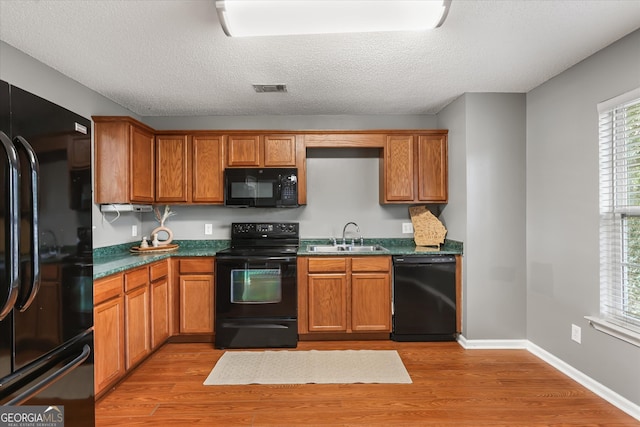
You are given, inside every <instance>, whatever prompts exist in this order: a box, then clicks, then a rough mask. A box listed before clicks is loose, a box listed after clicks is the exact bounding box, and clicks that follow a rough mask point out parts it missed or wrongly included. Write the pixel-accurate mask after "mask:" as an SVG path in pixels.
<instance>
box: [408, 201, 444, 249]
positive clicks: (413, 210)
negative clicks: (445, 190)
mask: <svg viewBox="0 0 640 427" xmlns="http://www.w3.org/2000/svg"><path fill="white" fill-rule="evenodd" d="M409 215H411V223H412V224H413V240H414V241H415V242H416V245H417V246H439V245H440V244H442V243H444V237H445V236H446V235H447V229H446V228H445V227H444V225H443V224H442V223H441V222H440V220H439V219H438V218H436V217H435V215H433V214H432V213H431V212H430V211H429V209H427V208H426V207H424V206H411V207H410V208H409Z"/></svg>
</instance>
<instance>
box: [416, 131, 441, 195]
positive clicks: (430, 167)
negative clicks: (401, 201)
mask: <svg viewBox="0 0 640 427" xmlns="http://www.w3.org/2000/svg"><path fill="white" fill-rule="evenodd" d="M447 174H448V171H447V136H446V135H420V136H419V137H418V198H419V199H420V201H423V202H446V201H447V188H448V180H447Z"/></svg>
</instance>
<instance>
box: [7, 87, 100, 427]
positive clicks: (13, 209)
mask: <svg viewBox="0 0 640 427" xmlns="http://www.w3.org/2000/svg"><path fill="white" fill-rule="evenodd" d="M0 186H1V187H2V190H1V192H0V194H1V195H2V196H0V197H1V199H0V405H1V406H0V416H3V417H4V418H5V419H10V417H11V416H9V415H3V414H9V413H18V415H15V416H14V417H17V418H13V419H14V420H18V419H20V417H23V418H22V419H23V420H27V419H28V418H24V417H25V415H24V414H25V413H27V414H30V416H32V417H36V418H30V419H44V420H46V421H49V422H50V423H49V424H47V425H64V426H66V427H71V426H82V427H86V426H93V425H95V412H94V401H95V399H94V384H93V382H94V379H93V256H92V240H91V230H92V228H91V227H92V224H91V205H92V202H91V122H90V121H89V120H87V119H85V118H83V117H80V116H78V115H77V114H75V113H73V112H71V111H68V110H66V109H64V108H62V107H60V106H58V105H55V104H53V103H51V102H49V101H47V100H45V99H42V98H40V97H38V96H35V95H33V94H31V93H29V92H27V91H24V90H22V89H20V88H18V87H15V86H13V85H10V84H8V83H7V82H5V81H1V80H0ZM37 417H40V418H37Z"/></svg>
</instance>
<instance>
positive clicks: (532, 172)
mask: <svg viewBox="0 0 640 427" xmlns="http://www.w3.org/2000/svg"><path fill="white" fill-rule="evenodd" d="M638 87H640V30H639V31H636V32H634V33H632V34H630V35H629V36H627V37H625V38H623V39H621V40H620V41H618V42H616V43H614V44H613V45H611V46H609V47H607V48H605V49H603V50H602V51H600V52H598V53H596V54H595V55H593V56H591V57H590V58H588V59H586V60H585V61H583V62H581V63H579V64H577V65H576V66H574V67H572V68H571V69H569V70H567V71H566V72H564V73H562V74H560V75H558V76H557V77H554V78H553V79H551V80H549V81H548V82H546V83H544V84H543V85H541V86H539V87H537V88H536V89H534V90H532V91H531V92H530V93H529V94H528V95H527V273H528V288H527V337H528V338H529V340H531V341H532V342H534V343H535V344H537V345H538V346H540V347H542V348H544V349H545V350H547V351H549V352H550V353H552V354H554V355H555V356H557V357H559V358H561V359H562V360H564V361H565V362H567V363H569V364H570V365H572V366H573V367H575V368H577V369H579V370H581V371H582V372H584V373H585V374H587V375H589V376H590V377H592V378H594V379H595V380H597V381H599V382H601V383H602V384H604V385H606V386H607V387H609V388H611V389H613V390H615V391H616V392H618V393H619V394H621V395H623V396H624V397H626V398H627V399H629V400H631V401H633V402H634V403H636V404H640V369H638V367H639V366H640V348H638V347H635V346H633V345H631V344H627V343H625V342H623V341H620V340H617V339H615V338H612V337H610V336H608V335H606V334H603V333H601V332H598V331H596V330H594V329H593V328H591V327H590V326H589V325H588V323H587V322H586V320H585V319H584V316H585V315H594V316H597V315H598V313H599V294H600V288H599V254H598V127H597V126H598V114H597V110H596V105H597V104H598V103H599V102H601V101H604V100H607V99H609V98H612V97H614V96H616V95H619V94H621V93H624V92H627V91H629V90H631V89H635V88H638ZM572 323H573V324H576V325H578V326H580V327H581V328H582V344H577V343H575V342H573V341H571V339H570V337H571V324H572Z"/></svg>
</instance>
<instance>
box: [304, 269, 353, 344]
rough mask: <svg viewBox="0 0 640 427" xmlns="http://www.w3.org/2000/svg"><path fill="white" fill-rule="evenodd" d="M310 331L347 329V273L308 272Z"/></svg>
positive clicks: (342, 330) (339, 330)
mask: <svg viewBox="0 0 640 427" xmlns="http://www.w3.org/2000/svg"><path fill="white" fill-rule="evenodd" d="M308 298H309V301H308V315H309V331H310V332H346V331H347V275H346V274H309V276H308Z"/></svg>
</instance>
